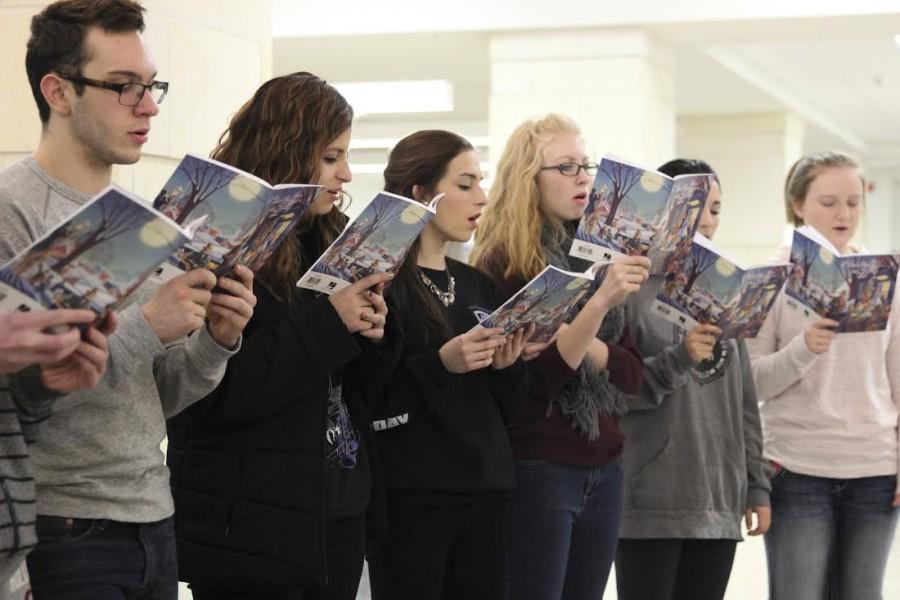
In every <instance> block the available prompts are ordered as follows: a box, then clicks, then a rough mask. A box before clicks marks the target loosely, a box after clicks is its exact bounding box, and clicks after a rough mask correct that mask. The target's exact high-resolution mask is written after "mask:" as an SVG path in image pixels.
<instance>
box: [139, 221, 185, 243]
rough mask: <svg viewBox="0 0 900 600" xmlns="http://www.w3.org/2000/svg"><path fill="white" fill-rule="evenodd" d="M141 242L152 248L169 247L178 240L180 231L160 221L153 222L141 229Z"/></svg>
mask: <svg viewBox="0 0 900 600" xmlns="http://www.w3.org/2000/svg"><path fill="white" fill-rule="evenodd" d="M139 235H140V238H141V241H142V242H144V244H145V245H147V246H150V247H151V248H162V247H163V246H168V245H170V244H171V243H172V242H174V241H175V240H176V239H177V238H178V231H176V230H175V229H172V227H171V226H170V225H167V224H165V223H163V222H162V221H160V220H153V221H150V222H149V223H147V224H146V225H144V226H143V227H141V232H140V234H139Z"/></svg>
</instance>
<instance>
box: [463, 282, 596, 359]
mask: <svg viewBox="0 0 900 600" xmlns="http://www.w3.org/2000/svg"><path fill="white" fill-rule="evenodd" d="M607 268H608V265H606V264H603V265H598V266H597V268H596V270H589V271H588V272H587V273H572V272H569V271H563V270H562V269H558V268H556V267H554V266H549V267H547V268H545V269H544V270H543V271H541V272H540V273H539V274H538V275H537V276H536V277H535V278H534V279H532V280H531V281H529V282H528V283H527V284H526V285H525V287H523V288H522V289H521V290H519V291H518V292H516V293H515V295H514V296H513V297H512V298H510V299H509V300H507V301H506V302H504V303H503V305H502V306H500V308H498V309H497V310H495V311H494V312H493V313H491V314H490V315H489V316H488V317H487V318H485V319H484V320H483V321H481V323H479V324H478V327H483V328H486V329H490V328H494V327H500V328H502V329H503V330H504V332H505V333H506V334H507V335H508V334H511V333H513V332H515V331H516V330H517V329H519V328H522V327H527V326H528V325H529V324H532V323H533V324H534V326H535V330H534V334H533V335H532V336H531V340H530V341H531V342H546V341H548V340H550V338H552V337H553V335H554V334H555V333H556V331H557V330H558V329H559V326H560V325H562V324H563V323H568V322H569V321H570V320H571V319H572V318H573V317H574V316H575V313H576V311H577V310H578V308H579V307H580V306H581V304H582V303H581V301H582V300H583V299H585V298H586V297H588V296H589V295H590V294H592V293H593V292H594V291H595V290H596V289H597V287H598V286H599V285H600V283H602V281H603V278H604V277H606V269H607Z"/></svg>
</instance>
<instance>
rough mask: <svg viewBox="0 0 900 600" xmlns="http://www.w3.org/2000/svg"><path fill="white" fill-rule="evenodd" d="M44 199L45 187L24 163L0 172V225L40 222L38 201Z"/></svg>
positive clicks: (14, 164) (19, 162)
mask: <svg viewBox="0 0 900 600" xmlns="http://www.w3.org/2000/svg"><path fill="white" fill-rule="evenodd" d="M45 197H46V186H45V185H43V183H42V182H41V180H40V178H39V177H38V176H37V175H36V174H35V173H34V171H32V170H31V169H30V168H29V167H28V165H27V164H25V161H18V162H16V163H13V164H11V165H9V166H8V167H6V168H5V169H3V170H0V224H5V225H7V226H10V225H13V224H14V223H16V222H19V221H25V222H28V223H32V222H35V221H40V220H41V211H40V210H39V206H40V204H41V202H40V200H41V199H43V198H45Z"/></svg>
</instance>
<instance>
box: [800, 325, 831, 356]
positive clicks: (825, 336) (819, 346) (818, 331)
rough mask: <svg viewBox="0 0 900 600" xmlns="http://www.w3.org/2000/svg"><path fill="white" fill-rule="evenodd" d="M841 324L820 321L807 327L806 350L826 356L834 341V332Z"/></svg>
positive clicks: (804, 334) (804, 337)
mask: <svg viewBox="0 0 900 600" xmlns="http://www.w3.org/2000/svg"><path fill="white" fill-rule="evenodd" d="M838 325H839V323H838V322H837V321H835V320H833V319H818V320H816V321H813V322H812V323H810V324H809V325H807V327H806V329H805V330H804V331H803V341H805V342H806V348H807V349H808V350H809V351H810V352H812V353H813V354H824V353H826V352H828V349H829V348H831V342H832V341H834V336H835V333H834V330H835V328H836V327H837V326H838Z"/></svg>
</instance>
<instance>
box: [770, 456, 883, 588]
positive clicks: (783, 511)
mask: <svg viewBox="0 0 900 600" xmlns="http://www.w3.org/2000/svg"><path fill="white" fill-rule="evenodd" d="M896 485H897V477H896V476H893V475H892V476H882V477H861V478H859V479H829V478H826V477H813V476H810V475H801V474H799V473H794V472H792V471H788V470H786V469H782V470H781V471H780V472H779V473H778V474H777V475H776V476H775V477H774V478H773V479H772V495H771V501H772V527H771V528H770V529H769V532H768V533H767V534H766V536H765V540H766V560H767V562H768V566H769V597H770V598H771V600H824V599H826V598H831V599H832V600H881V597H882V594H881V588H882V584H883V582H884V571H885V568H886V565H887V558H888V553H889V552H890V549H891V542H892V541H893V539H894V529H895V528H896V525H897V515H898V513H900V509H896V508H892V507H891V502H892V501H893V499H894V493H895V492H894V490H895V488H896Z"/></svg>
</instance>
